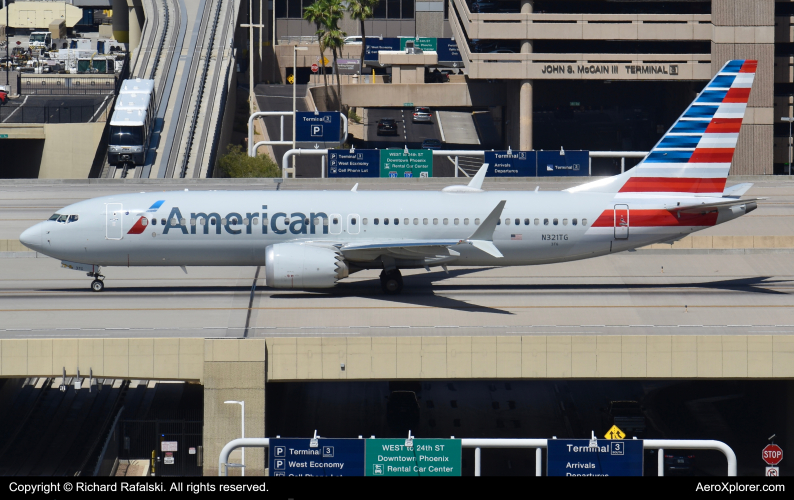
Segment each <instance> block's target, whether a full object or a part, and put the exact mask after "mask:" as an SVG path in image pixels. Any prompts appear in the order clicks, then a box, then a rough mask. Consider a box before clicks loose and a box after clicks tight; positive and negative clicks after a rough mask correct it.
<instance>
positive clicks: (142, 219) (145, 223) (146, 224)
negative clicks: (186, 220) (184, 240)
mask: <svg viewBox="0 0 794 500" xmlns="http://www.w3.org/2000/svg"><path fill="white" fill-rule="evenodd" d="M190 220H191V221H195V220H196V219H190ZM191 224H194V225H195V224H196V223H195V222H191ZM148 225H149V219H147V218H146V217H141V226H143V227H146V226H148Z"/></svg>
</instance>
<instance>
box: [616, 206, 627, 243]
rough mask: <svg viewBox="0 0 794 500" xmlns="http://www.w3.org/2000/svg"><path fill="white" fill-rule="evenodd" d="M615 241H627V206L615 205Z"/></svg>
mask: <svg viewBox="0 0 794 500" xmlns="http://www.w3.org/2000/svg"><path fill="white" fill-rule="evenodd" d="M615 239H616V240H627V239H629V206H628V205H615Z"/></svg>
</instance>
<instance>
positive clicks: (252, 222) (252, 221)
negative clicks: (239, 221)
mask: <svg viewBox="0 0 794 500" xmlns="http://www.w3.org/2000/svg"><path fill="white" fill-rule="evenodd" d="M251 224H253V225H254V226H257V225H259V217H254V218H253V219H251Z"/></svg>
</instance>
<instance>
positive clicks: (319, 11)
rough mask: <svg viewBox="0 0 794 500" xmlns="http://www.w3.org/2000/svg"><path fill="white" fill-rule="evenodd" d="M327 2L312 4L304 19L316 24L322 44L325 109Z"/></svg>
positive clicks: (318, 38) (304, 10) (306, 9)
mask: <svg viewBox="0 0 794 500" xmlns="http://www.w3.org/2000/svg"><path fill="white" fill-rule="evenodd" d="M324 3H325V2H324V1H322V0H318V1H316V2H314V3H313V4H311V5H310V6H308V7H305V8H304V9H303V18H304V19H306V20H307V21H309V22H310V23H314V25H315V26H316V27H317V32H316V33H315V34H316V35H317V43H318V44H320V61H319V64H318V65H319V66H320V71H321V72H322V75H323V81H324V83H325V107H326V109H327V108H328V75H327V74H326V73H325V54H324V53H325V45H324V44H323V35H324V34H325V30H324V29H323V27H324V26H325V24H326V22H327V21H328V19H327V17H328V13H327V11H326V10H325V6H324V5H323V4H324Z"/></svg>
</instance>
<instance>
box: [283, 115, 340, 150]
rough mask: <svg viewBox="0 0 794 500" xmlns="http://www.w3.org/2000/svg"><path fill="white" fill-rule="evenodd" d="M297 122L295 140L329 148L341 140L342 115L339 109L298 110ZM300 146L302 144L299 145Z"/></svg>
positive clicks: (312, 145)
mask: <svg viewBox="0 0 794 500" xmlns="http://www.w3.org/2000/svg"><path fill="white" fill-rule="evenodd" d="M296 114H297V120H296V122H295V140H296V142H299V143H308V144H309V145H310V147H315V145H316V147H317V148H326V149H327V148H328V147H329V146H330V147H333V146H338V145H339V142H340V141H341V138H342V137H341V136H342V128H341V117H340V114H339V112H338V111H319V112H317V113H315V112H312V111H298V112H297V113H296ZM298 147H300V146H298Z"/></svg>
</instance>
